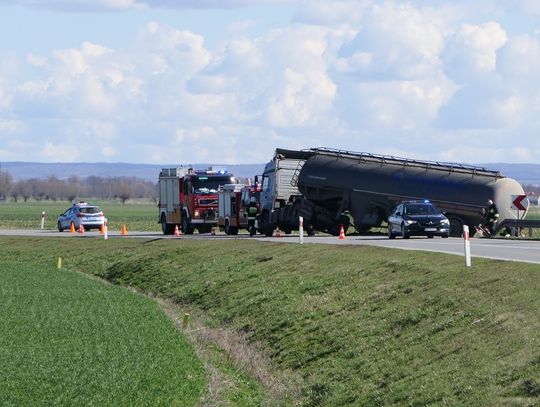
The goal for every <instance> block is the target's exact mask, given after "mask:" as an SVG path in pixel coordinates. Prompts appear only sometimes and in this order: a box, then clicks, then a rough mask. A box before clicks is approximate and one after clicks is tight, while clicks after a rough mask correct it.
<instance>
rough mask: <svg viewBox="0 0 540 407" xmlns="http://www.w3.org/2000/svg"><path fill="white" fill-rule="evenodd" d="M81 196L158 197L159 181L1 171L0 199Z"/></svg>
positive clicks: (42, 198)
mask: <svg viewBox="0 0 540 407" xmlns="http://www.w3.org/2000/svg"><path fill="white" fill-rule="evenodd" d="M81 197H90V198H96V199H110V200H113V199H119V200H121V201H122V203H125V202H126V201H127V200H128V199H141V198H145V199H150V200H152V201H154V202H156V201H157V199H158V184H157V183H155V182H150V181H146V180H143V179H140V178H136V177H98V176H94V175H91V176H88V177H85V178H80V177H77V176H71V177H69V178H67V179H66V180H61V179H59V178H57V177H55V176H49V177H48V178H47V179H38V178H28V179H21V180H18V181H14V180H13V178H12V177H11V174H10V173H9V172H7V171H0V200H2V201H3V200H7V199H12V200H13V201H15V202H19V201H23V202H27V201H28V200H29V199H34V200H37V201H44V200H51V201H73V200H75V199H77V198H81Z"/></svg>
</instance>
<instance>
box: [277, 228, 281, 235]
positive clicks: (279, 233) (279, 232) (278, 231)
mask: <svg viewBox="0 0 540 407" xmlns="http://www.w3.org/2000/svg"><path fill="white" fill-rule="evenodd" d="M276 237H281V231H280V230H279V226H276Z"/></svg>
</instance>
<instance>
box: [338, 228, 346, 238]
mask: <svg viewBox="0 0 540 407" xmlns="http://www.w3.org/2000/svg"><path fill="white" fill-rule="evenodd" d="M344 239H345V230H344V229H343V225H341V228H340V229H339V240H344Z"/></svg>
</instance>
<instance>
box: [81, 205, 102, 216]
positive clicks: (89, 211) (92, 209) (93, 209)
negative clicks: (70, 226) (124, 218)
mask: <svg viewBox="0 0 540 407" xmlns="http://www.w3.org/2000/svg"><path fill="white" fill-rule="evenodd" d="M79 211H80V212H81V213H87V214H90V215H91V214H94V213H99V212H101V210H100V209H99V208H98V207H97V206H85V207H83V208H79Z"/></svg>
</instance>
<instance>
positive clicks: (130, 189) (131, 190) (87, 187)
mask: <svg viewBox="0 0 540 407" xmlns="http://www.w3.org/2000/svg"><path fill="white" fill-rule="evenodd" d="M158 188H159V187H158V183H157V182H151V181H146V180H144V179H141V178H137V177H125V176H119V177H99V176H95V175H90V176H88V177H85V178H81V177H78V176H70V177H69V178H67V179H66V180H61V179H59V178H57V177H55V176H49V177H48V178H47V179H38V178H28V179H21V180H18V181H14V180H13V178H12V177H11V175H10V173H9V172H7V171H0V200H2V201H4V200H6V199H8V198H11V199H12V200H13V201H15V202H18V201H24V202H26V201H28V200H29V199H34V200H37V201H42V200H51V201H73V200H75V199H76V198H81V197H88V198H98V199H110V200H112V199H120V200H121V201H122V202H123V203H125V202H126V201H127V200H128V199H143V198H144V199H150V200H152V201H154V202H157V200H158V198H159V190H158ZM523 189H524V190H525V193H526V194H528V195H536V196H538V195H540V185H533V184H523Z"/></svg>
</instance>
